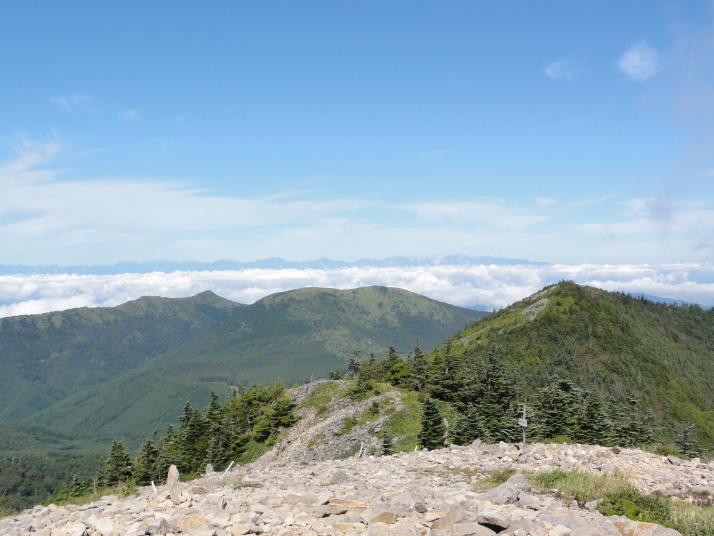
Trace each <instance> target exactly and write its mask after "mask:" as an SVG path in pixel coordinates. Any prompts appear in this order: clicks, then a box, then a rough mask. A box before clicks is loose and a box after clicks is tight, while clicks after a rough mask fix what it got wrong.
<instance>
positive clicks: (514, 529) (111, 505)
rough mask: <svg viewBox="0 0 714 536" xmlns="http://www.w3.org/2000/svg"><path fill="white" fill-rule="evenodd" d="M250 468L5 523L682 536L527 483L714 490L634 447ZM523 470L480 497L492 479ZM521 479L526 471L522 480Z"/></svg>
mask: <svg viewBox="0 0 714 536" xmlns="http://www.w3.org/2000/svg"><path fill="white" fill-rule="evenodd" d="M269 454H270V455H267V456H264V457H263V458H261V459H259V460H257V461H256V462H254V463H250V464H246V465H242V466H238V467H233V468H232V469H230V470H229V471H227V472H225V473H214V472H211V473H209V474H207V475H206V476H204V477H203V478H200V479H198V480H194V481H191V482H180V481H179V479H178V475H177V474H176V473H175V472H174V471H175V470H172V471H171V478H170V479H169V483H168V485H167V486H162V487H159V488H157V489H156V491H154V490H153V489H152V488H151V487H146V488H141V489H140V490H139V491H138V492H136V493H135V494H134V495H132V496H129V497H127V498H125V499H119V498H117V497H116V496H107V497H103V498H102V499H101V500H99V501H97V502H94V503H91V504H85V505H81V506H74V505H69V506H55V505H50V506H47V507H44V506H36V507H35V508H33V509H32V510H27V511H25V512H23V513H21V514H18V515H14V516H10V517H7V518H5V519H2V520H0V534H2V535H6V536H21V535H27V536H140V535H141V536H144V535H179V534H181V535H194V536H237V535H242V534H265V535H273V534H274V535H314V536H317V535H323V534H324V535H355V536H356V535H361V534H367V535H374V536H379V535H395V536H396V535H399V536H411V535H414V536H425V535H434V536H452V535H453V536H468V535H474V536H491V535H494V534H500V535H504V536H509V535H513V536H529V535H530V536H567V535H572V536H596V535H598V536H599V535H612V536H674V535H677V534H679V532H677V531H674V530H671V529H667V528H664V527H661V526H659V525H656V524H653V523H643V522H637V521H631V520H629V519H627V518H626V517H624V516H611V517H606V516H603V515H602V514H601V513H599V512H598V511H597V509H596V508H597V503H596V502H592V503H587V504H585V505H579V504H578V503H577V502H576V501H570V502H566V501H564V500H562V499H561V498H559V497H560V493H559V492H558V490H546V491H539V490H537V489H535V488H533V487H532V486H531V483H530V482H529V481H528V479H527V478H526V477H525V476H523V475H528V474H532V473H537V472H539V471H547V470H551V469H554V468H562V469H573V468H579V469H580V470H582V471H586V472H591V473H607V472H613V471H621V472H623V473H626V474H627V475H629V476H630V477H631V479H632V482H633V484H635V485H636V486H638V487H639V488H640V489H641V490H642V491H645V492H648V493H650V492H654V491H657V492H660V493H663V494H665V495H676V496H679V497H684V498H686V497H687V496H692V495H694V494H696V493H702V492H711V491H714V468H712V467H711V466H709V465H705V464H702V463H699V461H698V460H696V459H695V460H692V461H683V460H680V459H678V458H675V457H664V456H657V455H654V454H650V453H647V452H643V451H640V450H635V449H622V450H618V449H610V448H605V447H598V446H587V445H565V444H563V445H560V444H548V445H544V444H533V445H528V446H527V448H526V449H525V451H523V450H520V449H519V448H518V446H515V445H509V444H506V443H500V444H492V445H486V444H481V443H480V442H479V441H476V442H475V443H474V444H472V445H470V446H466V447H456V446H452V447H450V448H445V449H441V450H435V451H418V452H408V453H399V454H394V455H392V456H382V457H373V456H366V457H361V458H360V457H351V458H346V459H341V460H303V461H299V462H293V461H287V459H286V458H287V457H288V456H285V457H281V456H280V454H278V455H275V453H269ZM504 469H511V470H515V471H517V473H516V474H514V475H513V476H511V477H510V478H509V479H508V480H506V481H505V482H504V483H502V484H501V485H499V486H497V487H494V488H492V489H484V486H483V484H484V481H485V480H487V479H488V478H489V476H490V475H493V474H494V472H496V471H501V470H504ZM521 473H523V474H521Z"/></svg>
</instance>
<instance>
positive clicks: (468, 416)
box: [449, 404, 491, 445]
mask: <svg viewBox="0 0 714 536" xmlns="http://www.w3.org/2000/svg"><path fill="white" fill-rule="evenodd" d="M449 432H450V433H449V435H450V436H451V441H452V442H453V443H454V444H456V445H470V444H471V443H473V442H474V441H476V440H477V439H480V440H481V441H490V439H491V436H490V434H489V433H488V430H486V427H485V426H484V424H483V418H482V417H481V415H480V414H479V411H478V408H477V406H476V405H474V404H470V405H469V406H468V408H467V409H466V413H465V414H464V415H463V416H461V417H460V418H459V419H458V420H457V421H456V422H455V423H454V425H453V426H452V427H451V429H450V431H449Z"/></svg>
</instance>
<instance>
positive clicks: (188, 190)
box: [0, 141, 374, 248]
mask: <svg viewBox="0 0 714 536" xmlns="http://www.w3.org/2000/svg"><path fill="white" fill-rule="evenodd" d="M59 150H60V146H59V144H58V143H57V142H52V143H49V144H45V145H42V144H33V143H31V142H29V141H25V142H24V143H23V144H22V145H21V146H20V148H19V150H18V151H17V152H16V155H15V158H13V159H12V160H10V161H9V162H7V163H6V164H5V165H2V166H1V167H0V179H1V180H0V221H2V217H3V216H4V215H6V214H10V213H11V214H20V215H25V216H24V217H23V218H20V219H18V218H13V219H12V220H11V221H10V222H8V221H2V223H0V242H2V243H3V244H4V246H5V247H10V245H11V244H16V245H17V244H22V243H23V242H25V241H27V240H33V241H36V242H35V245H36V247H43V245H44V246H47V247H50V248H57V247H66V246H68V245H76V244H91V243H101V242H106V243H109V242H119V243H123V242H136V241H139V242H141V241H145V240H148V239H150V238H151V237H154V238H155V237H157V236H172V237H174V238H177V237H180V236H181V235H185V234H193V233H198V232H202V231H220V230H226V231H227V230H235V229H241V228H258V227H262V226H273V225H281V224H286V223H295V222H303V223H305V222H310V221H316V220H318V219H319V218H324V217H328V216H334V215H337V214H342V213H345V212H349V211H351V210H354V209H357V208H364V207H367V206H371V205H373V204H374V202H372V201H369V200H365V199H357V198H323V199H320V198H318V197H317V196H311V197H310V198H306V196H305V195H304V193H303V192H283V193H278V194H276V195H274V196H262V197H255V198H241V197H230V196H224V197H219V196H215V195H211V193H210V192H208V191H205V190H202V189H198V188H196V187H194V186H192V185H190V184H186V183H182V182H178V181H158V180H149V181H140V180H136V179H121V178H105V179H87V180H81V181H75V180H71V179H66V178H64V179H63V180H58V179H59V178H60V176H61V173H60V172H59V171H52V170H47V169H44V170H43V169H37V168H38V167H39V166H41V165H47V164H48V163H49V162H50V161H51V157H52V156H53V155H55V154H56V153H57V152H58V151H59Z"/></svg>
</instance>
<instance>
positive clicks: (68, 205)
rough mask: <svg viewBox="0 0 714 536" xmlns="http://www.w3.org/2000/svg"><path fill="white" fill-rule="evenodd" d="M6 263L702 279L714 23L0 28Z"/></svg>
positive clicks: (285, 21)
mask: <svg viewBox="0 0 714 536" xmlns="http://www.w3.org/2000/svg"><path fill="white" fill-rule="evenodd" d="M0 43H1V44H2V46H0V65H1V66H2V69H3V80H4V83H3V84H1V85H0V117H2V121H0V241H1V242H2V243H3V247H2V253H1V254H0V264H10V263H19V264H108V263H113V262H117V261H121V260H132V261H146V260H151V259H157V258H166V259H175V260H188V259H193V260H201V261H212V260H216V259H221V258H232V259H236V260H242V261H249V260H254V259H258V258H264V257H270V256H280V257H284V258H286V259H291V260H306V259H314V258H319V257H330V258H335V259H343V260H355V259H359V258H363V257H372V258H380V257H387V256H392V255H447V254H457V253H460V254H465V255H474V256H481V255H492V256H503V257H511V258H528V259H531V260H540V261H550V262H554V263H567V264H581V263H595V264H605V263H610V264H647V263H685V262H686V263H711V262H712V260H713V259H714V251H713V249H712V248H714V206H713V205H712V200H713V199H714V196H713V195H712V194H713V193H714V192H713V190H714V188H713V186H714V182H713V181H714V150H713V149H714V128H713V127H714V124H713V121H712V120H713V119H714V5H713V4H712V3H711V2H704V1H698V0H688V1H686V2H685V1H680V2H677V1H673V2H660V1H653V0H647V1H628V2H621V1H607V0H606V1H598V2H591V3H587V4H586V3H582V2H577V3H576V2H570V1H564V0H563V1H542V2H529V1H528V2H527V1H514V2H508V3H506V2H496V1H484V2H373V1H365V2H310V1H303V2H260V3H259V2H226V1H213V2H209V3H197V2H181V1H172V2H167V1H154V2H125V1H123V2H112V1H104V2H85V1H73V2H46V1H36V2H14V3H4V4H3V5H2V6H1V7H0Z"/></svg>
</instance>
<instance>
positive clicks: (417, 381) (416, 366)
mask: <svg viewBox="0 0 714 536" xmlns="http://www.w3.org/2000/svg"><path fill="white" fill-rule="evenodd" d="M411 365H412V380H413V381H414V388H415V389H416V390H417V391H421V390H422V389H424V388H425V387H426V385H427V382H428V381H429V360H428V359H427V357H426V355H425V354H424V352H422V351H421V348H420V347H419V343H418V342H417V345H416V347H415V348H414V355H413V356H412V359H411Z"/></svg>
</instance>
